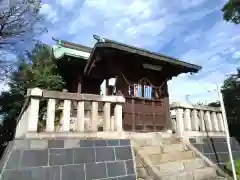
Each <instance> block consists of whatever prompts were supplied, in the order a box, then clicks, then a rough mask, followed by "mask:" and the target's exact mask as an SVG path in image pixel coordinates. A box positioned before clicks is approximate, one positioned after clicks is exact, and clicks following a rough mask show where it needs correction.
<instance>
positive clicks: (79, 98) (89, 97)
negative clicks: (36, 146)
mask: <svg viewBox="0 0 240 180" xmlns="http://www.w3.org/2000/svg"><path fill="white" fill-rule="evenodd" d="M43 100H46V101H47V107H46V109H47V110H46V112H45V116H46V117H45V119H44V120H45V121H46V127H45V130H44V131H45V132H56V125H55V114H56V110H59V109H60V110H61V111H62V112H61V114H62V116H61V119H60V126H61V132H69V131H70V124H71V122H70V121H71V114H72V110H73V108H72V107H73V104H74V103H76V111H77V112H76V117H75V119H76V129H75V131H76V132H81V133H84V132H86V131H88V132H89V129H88V130H87V129H86V117H85V114H86V113H85V107H86V106H85V105H84V104H85V102H88V104H89V102H90V103H91V110H90V117H89V121H90V122H88V123H89V124H90V131H91V132H97V131H98V125H99V107H98V105H99V103H102V104H103V108H102V111H103V112H102V116H103V117H102V119H103V131H116V132H121V131H122V104H123V103H124V102H125V98H124V97H122V96H101V95H94V94H79V93H68V92H60V91H48V90H42V89H39V88H34V89H29V90H28V92H27V97H26V102H25V103H24V106H23V108H22V111H21V113H20V116H19V118H18V123H17V127H16V133H15V137H16V138H20V137H24V136H25V135H26V134H27V133H29V132H34V133H37V131H38V124H39V122H38V121H39V110H40V102H41V101H43ZM59 101H62V102H63V103H62V108H59V106H57V102H59ZM60 106H61V105H60ZM87 107H88V109H89V106H87Z"/></svg>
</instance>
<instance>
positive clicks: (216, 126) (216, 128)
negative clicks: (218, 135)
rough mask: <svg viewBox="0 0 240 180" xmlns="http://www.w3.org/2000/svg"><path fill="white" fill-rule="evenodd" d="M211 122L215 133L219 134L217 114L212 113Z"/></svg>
mask: <svg viewBox="0 0 240 180" xmlns="http://www.w3.org/2000/svg"><path fill="white" fill-rule="evenodd" d="M211 122H212V128H213V131H215V132H218V131H219V127H218V119H217V114H216V112H212V113H211Z"/></svg>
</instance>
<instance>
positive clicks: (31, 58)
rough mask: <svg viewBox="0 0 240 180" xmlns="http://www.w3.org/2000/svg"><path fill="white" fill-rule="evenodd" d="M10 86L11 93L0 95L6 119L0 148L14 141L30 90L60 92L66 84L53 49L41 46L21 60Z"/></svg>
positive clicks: (1, 106) (39, 44) (2, 128)
mask: <svg viewBox="0 0 240 180" xmlns="http://www.w3.org/2000/svg"><path fill="white" fill-rule="evenodd" d="M8 85H9V91H7V92H2V93H1V94H0V115H2V116H3V119H4V121H3V125H2V126H0V135H4V138H2V137H1V138H0V146H1V145H2V144H4V142H5V141H9V140H11V139H12V137H13V132H14V128H15V126H16V119H17V117H18V116H19V113H20V111H21V109H22V106H23V104H24V101H25V95H26V92H27V89H28V88H34V87H39V88H42V89H49V90H61V89H62V88H63V86H64V85H65V82H64V80H63V79H62V77H61V76H60V74H59V72H58V68H57V65H56V62H55V59H54V58H53V57H52V52H51V48H49V47H48V46H47V45H44V44H41V43H38V44H37V45H36V46H35V48H34V49H33V50H32V51H31V52H29V53H28V54H27V56H26V57H22V58H21V59H19V65H18V68H17V69H16V70H15V71H14V72H12V73H11V77H10V81H9V83H8ZM42 106H43V104H40V107H42ZM41 111H43V109H41V108H40V116H41V114H43V113H42V112H41ZM0 149H1V147H0ZM0 154H1V152H0Z"/></svg>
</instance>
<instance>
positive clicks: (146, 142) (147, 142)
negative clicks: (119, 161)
mask: <svg viewBox="0 0 240 180" xmlns="http://www.w3.org/2000/svg"><path fill="white" fill-rule="evenodd" d="M134 141H135V142H136V143H137V144H138V145H139V146H140V147H149V146H160V145H161V144H162V143H161V140H160V139H148V138H141V139H140V138H139V139H134Z"/></svg>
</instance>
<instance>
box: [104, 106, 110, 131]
mask: <svg viewBox="0 0 240 180" xmlns="http://www.w3.org/2000/svg"><path fill="white" fill-rule="evenodd" d="M103 109H104V110H103V111H104V112H103V113H104V124H103V130H104V131H110V130H111V104H110V103H109V102H106V103H105V104H104V108H103Z"/></svg>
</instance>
